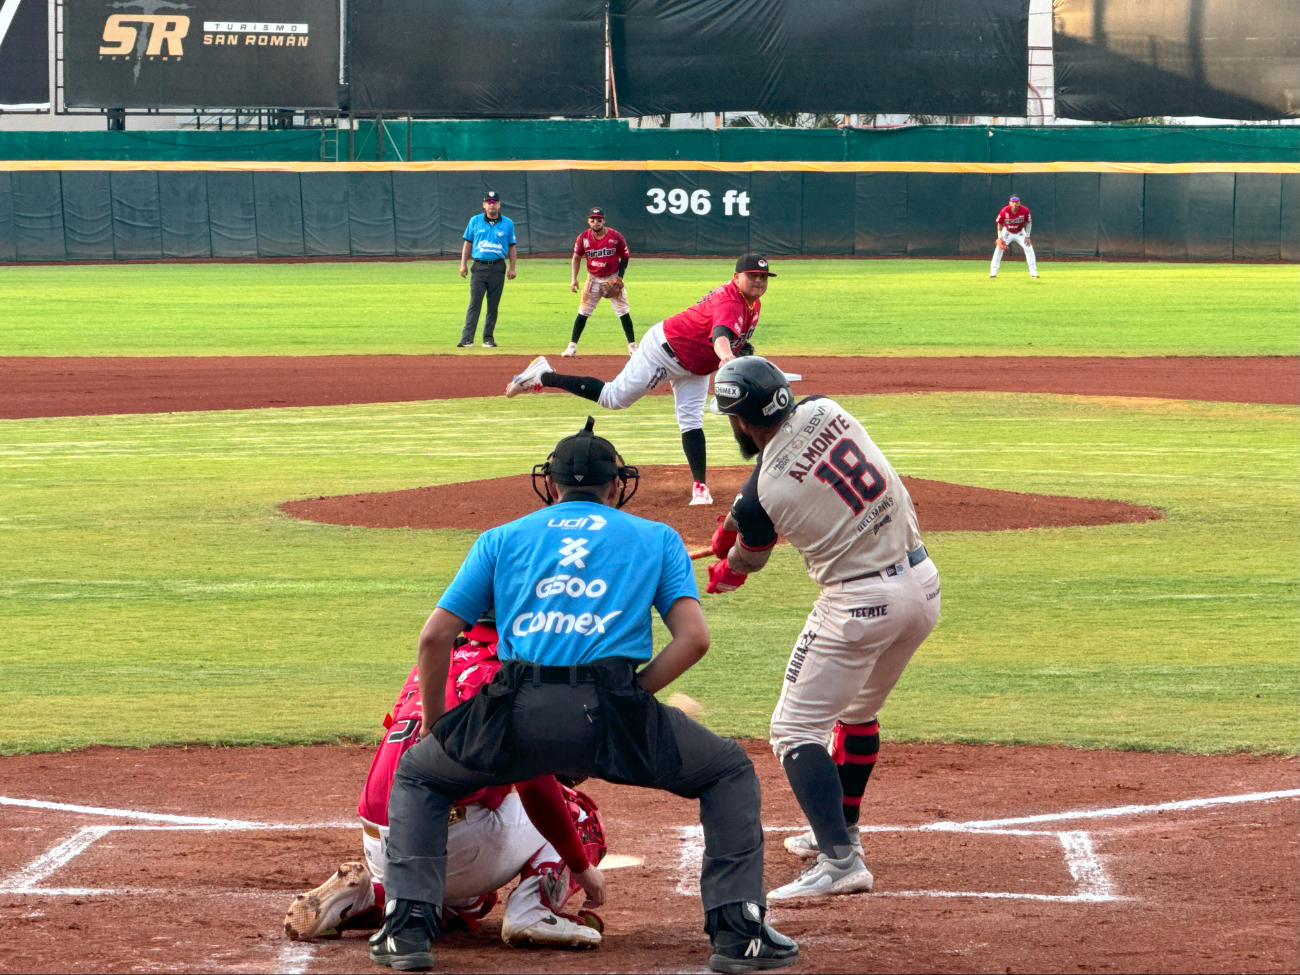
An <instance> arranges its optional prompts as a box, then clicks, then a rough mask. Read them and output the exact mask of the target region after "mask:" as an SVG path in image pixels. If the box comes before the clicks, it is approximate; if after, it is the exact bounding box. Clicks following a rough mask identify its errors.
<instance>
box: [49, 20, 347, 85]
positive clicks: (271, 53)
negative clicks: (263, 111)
mask: <svg viewBox="0 0 1300 975" xmlns="http://www.w3.org/2000/svg"><path fill="white" fill-rule="evenodd" d="M63 31H64V33H63V77H64V102H65V104H66V105H67V106H68V107H69V108H226V107H235V106H237V107H241V108H337V107H338V104H339V7H338V2H337V0H274V2H272V0H188V2H187V0H64V5H63Z"/></svg>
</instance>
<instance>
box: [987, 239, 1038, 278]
mask: <svg viewBox="0 0 1300 975" xmlns="http://www.w3.org/2000/svg"><path fill="white" fill-rule="evenodd" d="M1025 237H1026V234H1025V232H1024V231H1023V230H1022V231H1020V233H1018V234H1013V233H1009V232H1007V231H1005V230H1004V231H1002V243H1004V244H1006V245H1007V247H1010V246H1011V242H1012V241H1013V240H1014V241H1015V242H1016V243H1017V244H1019V245H1020V249H1021V250H1022V251H1024V252H1025V263H1026V264H1028V265H1029V274H1030V276H1031V277H1035V278H1036V277H1038V259H1037V258H1036V257H1034V245H1033V244H1026V243H1025ZM1002 254H1003V248H1001V247H998V246H997V245H994V247H993V263H992V264H990V265H989V277H991V278H995V277H997V275H998V267H999V266H1001V264H1002Z"/></svg>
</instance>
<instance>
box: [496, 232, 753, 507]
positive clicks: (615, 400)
mask: <svg viewBox="0 0 1300 975" xmlns="http://www.w3.org/2000/svg"><path fill="white" fill-rule="evenodd" d="M774 277H776V274H775V272H773V271H772V270H771V269H770V268H769V267H768V265H767V260H766V259H765V258H763V257H760V256H759V255H758V254H745V255H743V256H742V257H741V258H740V259H739V260H738V261H736V273H735V274H734V275H732V278H731V280H730V281H728V282H727V283H726V284H724V285H722V286H721V287H720V288H714V289H713V290H712V291H710V292H709V293H708V294H706V295H705V296H704V297H703V298H701V299H700V300H699V301H697V302H696V303H695V304H694V305H692V306H691V307H690V308H687V309H686V310H685V311H683V312H680V313H678V314H676V315H674V316H672V317H671V318H667V319H665V320H664V321H662V322H659V323H657V324H656V325H655V326H654V327H652V328H651V329H650V330H649V331H648V332H646V334H645V337H644V338H643V339H642V340H641V344H640V345H639V346H638V347H637V349H636V351H635V352H633V353H632V358H631V359H630V360H629V361H628V364H627V365H626V366H624V367H623V371H622V372H620V373H619V374H618V375H617V376H615V377H614V378H613V379H612V380H610V381H609V382H605V381H604V380H601V379H596V378H595V377H593V376H569V375H564V374H562V373H558V372H555V371H553V370H552V369H551V364H550V363H549V362H547V361H546V357H545V356H538V357H537V358H536V359H534V360H533V361H532V362H530V363H529V364H528V368H527V369H525V370H524V371H523V372H521V373H520V374H519V375H517V376H515V378H514V379H512V380H511V381H510V383H509V384H508V385H507V386H506V395H507V396H518V395H519V394H520V393H539V392H541V391H542V389H543V388H544V387H547V386H550V387H553V388H555V389H563V390H567V391H568V392H570V393H573V394H574V395H576V396H581V397H583V398H585V399H589V400H591V401H592V402H594V403H599V404H600V405H601V406H603V407H605V408H606V409H608V410H622V409H626V408H627V407H629V406H631V405H632V404H633V403H635V402H636V401H637V400H639V399H640V398H641V397H642V396H644V395H646V393H649V392H650V391H651V390H653V389H655V388H656V387H657V386H659V385H660V384H661V383H663V382H664V381H665V380H667V382H668V384H669V386H671V387H672V391H673V405H674V407H675V409H676V412H677V428H678V429H679V430H680V431H681V435H682V452H683V453H685V454H686V461H687V463H688V464H689V465H690V468H691V477H692V478H693V483H692V485H691V500H690V503H691V504H713V495H712V494H710V493H709V488H708V484H707V482H706V481H707V478H706V475H707V470H708V464H707V454H706V447H705V441H704V404H705V401H706V400H707V399H708V396H709V377H710V376H711V375H712V374H713V372H714V370H716V369H717V368H718V367H719V366H720V365H722V364H724V363H727V362H730V361H731V360H732V359H734V358H735V357H736V355H737V354H738V353H739V352H740V351H741V349H742V348H744V346H745V345H746V344H747V343H748V342H749V338H750V336H751V335H753V334H754V330H755V329H756V328H757V327H758V315H759V311H760V309H761V307H762V305H761V302H760V300H759V299H761V298H762V297H763V295H764V294H765V293H766V292H767V282H768V279H769V278H774Z"/></svg>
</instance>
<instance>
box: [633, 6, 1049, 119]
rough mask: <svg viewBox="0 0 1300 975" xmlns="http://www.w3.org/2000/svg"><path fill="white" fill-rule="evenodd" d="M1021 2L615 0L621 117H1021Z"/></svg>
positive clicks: (1024, 26) (1025, 20) (1024, 23)
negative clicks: (743, 113) (746, 113)
mask: <svg viewBox="0 0 1300 975" xmlns="http://www.w3.org/2000/svg"><path fill="white" fill-rule="evenodd" d="M1028 24H1029V4H1028V0H965V2H963V3H952V2H944V0H819V2H817V3H809V2H806V0H691V2H683V0H611V3H610V43H611V46H612V50H613V58H614V87H615V91H616V93H617V95H618V103H619V113H620V114H622V115H651V114H656V113H662V112H702V111H732V110H758V111H764V112H913V113H919V112H925V113H930V114H939V115H1023V114H1024V112H1025V92H1026V88H1025V77H1026V74H1027V71H1028V66H1027V65H1028V62H1027V57H1028V51H1027V35H1028Z"/></svg>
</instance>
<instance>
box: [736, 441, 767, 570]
mask: <svg viewBox="0 0 1300 975" xmlns="http://www.w3.org/2000/svg"><path fill="white" fill-rule="evenodd" d="M762 466H763V455H762V454H759V455H758V462H757V463H756V464H755V465H754V473H752V474H750V475H749V480H747V481H746V482H745V486H744V487H742V488H741V489H740V494H738V495H736V500H735V503H734V504H732V506H731V519H732V520H733V521H734V522H735V523H736V527H737V528H739V529H740V544H741V545H743V546H744V547H745V548H747V549H749V550H750V551H751V552H756V551H760V550H762V549H765V548H771V547H772V546H773V545H775V544H776V526H775V525H773V524H772V519H771V518H770V517H768V514H767V512H766V511H764V510H763V505H762V504H761V503H760V502H759V500H758V473H759V471H760V470H761V469H762Z"/></svg>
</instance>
